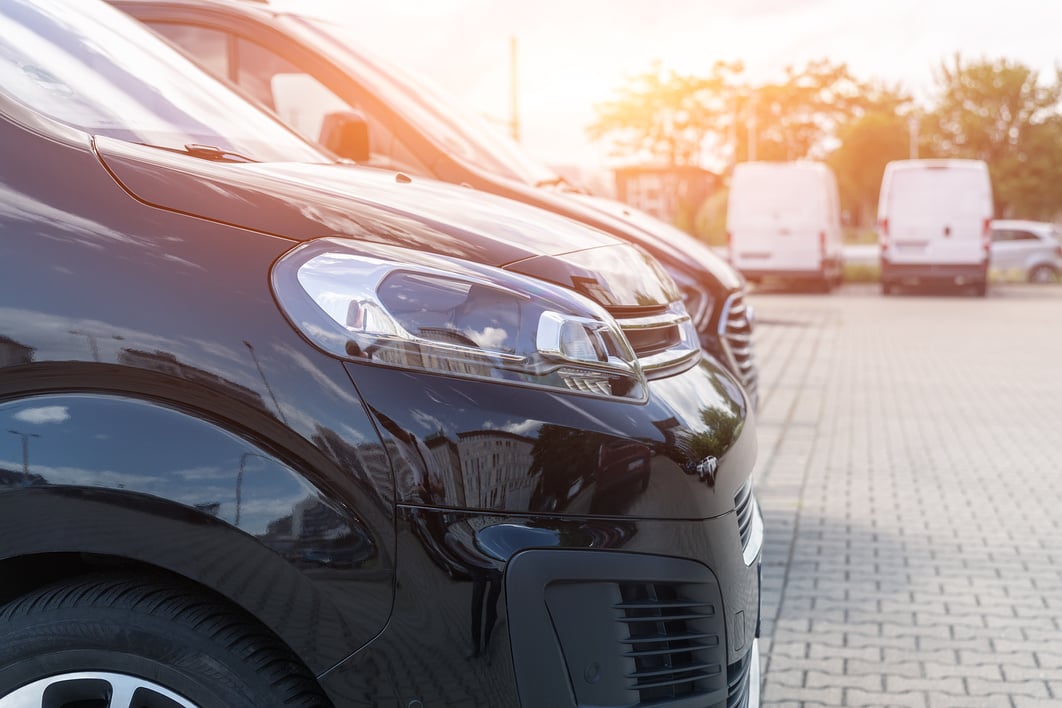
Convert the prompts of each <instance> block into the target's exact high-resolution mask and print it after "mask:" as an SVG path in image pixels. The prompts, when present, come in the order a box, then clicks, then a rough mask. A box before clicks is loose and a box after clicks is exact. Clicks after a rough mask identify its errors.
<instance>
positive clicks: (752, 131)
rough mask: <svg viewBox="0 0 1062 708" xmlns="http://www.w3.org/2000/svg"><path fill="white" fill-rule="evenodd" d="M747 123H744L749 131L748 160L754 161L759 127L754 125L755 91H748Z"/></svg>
mask: <svg viewBox="0 0 1062 708" xmlns="http://www.w3.org/2000/svg"><path fill="white" fill-rule="evenodd" d="M748 112H749V114H748V123H747V125H746V127H747V129H748V133H749V162H755V161H756V136H757V133H759V128H758V127H757V125H756V92H755V91H752V92H750V93H749V103H748Z"/></svg>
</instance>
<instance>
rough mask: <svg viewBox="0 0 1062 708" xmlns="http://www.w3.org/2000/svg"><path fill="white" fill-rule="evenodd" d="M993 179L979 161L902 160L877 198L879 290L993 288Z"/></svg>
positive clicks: (892, 164)
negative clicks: (929, 285) (931, 285)
mask: <svg viewBox="0 0 1062 708" xmlns="http://www.w3.org/2000/svg"><path fill="white" fill-rule="evenodd" d="M992 211H993V205H992V182H991V179H990V178H989V175H988V166H987V165H986V164H985V163H984V162H982V161H980V160H897V161H895V162H890V163H889V164H887V165H886V166H885V175H884V177H883V178H882V183H881V199H880V201H879V203H878V232H879V238H880V243H881V290H882V292H883V293H884V294H886V295H888V294H890V293H892V292H893V291H894V290H895V288H896V287H897V286H899V285H901V284H906V283H924V282H929V283H934V282H936V283H949V284H954V285H956V286H958V287H966V286H973V288H974V291H975V292H976V293H977V294H978V295H981V296H983V295H984V294H985V293H986V292H987V289H988V256H989V243H990V241H989V237H990V234H991V225H992Z"/></svg>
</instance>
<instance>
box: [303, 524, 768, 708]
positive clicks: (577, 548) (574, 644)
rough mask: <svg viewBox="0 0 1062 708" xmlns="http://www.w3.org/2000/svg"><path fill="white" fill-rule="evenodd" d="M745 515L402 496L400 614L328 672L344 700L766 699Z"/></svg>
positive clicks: (493, 703) (495, 703)
mask: <svg viewBox="0 0 1062 708" xmlns="http://www.w3.org/2000/svg"><path fill="white" fill-rule="evenodd" d="M738 517H739V514H738V513H736V512H730V513H728V514H724V515H722V516H720V517H717V518H714V519H705V520H701V521H677V520H676V521H653V520H637V519H618V518H617V519H600V518H598V519H574V518H552V517H542V516H534V517H513V516H506V517H502V516H493V515H484V514H474V513H457V512H451V511H446V510H439V509H412V508H406V509H401V510H400V514H399V547H398V557H399V567H398V578H397V580H398V582H397V585H396V594H395V606H394V612H393V614H392V617H391V619H390V621H389V622H388V626H387V628H386V629H385V630H384V632H383V633H382V634H381V635H380V636H379V637H377V639H376V640H374V641H373V642H372V643H371V644H370V645H368V646H367V647H366V648H364V649H363V650H361V651H360V652H358V653H357V654H356V655H354V656H353V657H352V658H351V659H350V660H348V661H347V662H345V663H344V664H342V665H340V666H339V667H338V668H337V669H335V670H333V671H331V672H329V673H328V674H327V675H326V676H324V677H323V680H322V685H323V686H324V687H325V689H326V691H328V692H329V694H330V696H331V697H332V699H333V701H334V702H335V704H336V705H337V706H346V705H367V706H368V705H373V706H396V707H404V706H407V705H411V704H412V705H417V703H415V702H414V701H420V705H423V706H425V707H431V706H439V707H442V706H448V705H468V706H490V707H491V708H540V707H542V706H549V707H550V708H583V707H586V706H594V707H595V708H606V707H615V708H619V707H620V706H623V707H624V708H631V707H633V706H649V705H652V706H654V708H705V707H706V706H713V707H715V706H719V708H745V707H746V706H750V707H752V708H755V706H756V705H757V702H756V694H757V689H758V686H759V681H758V676H757V673H758V668H759V662H758V655H757V646H758V645H757V644H756V638H757V636H756V635H757V630H758V626H759V604H760V577H759V576H760V573H759V565H760V558H759V557H758V556H757V557H755V558H753V559H752V562H751V563H749V564H746V563H745V562H744V560H743V559H742V557H741V551H742V547H743V542H742V530H741V520H740V519H739V518H738ZM752 542H753V543H756V541H754V540H753V541H752ZM355 699H356V700H355Z"/></svg>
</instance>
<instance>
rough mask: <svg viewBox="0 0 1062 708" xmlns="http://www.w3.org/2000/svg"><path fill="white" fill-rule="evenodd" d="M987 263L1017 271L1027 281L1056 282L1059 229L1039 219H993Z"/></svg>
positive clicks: (1061, 262)
mask: <svg viewBox="0 0 1062 708" xmlns="http://www.w3.org/2000/svg"><path fill="white" fill-rule="evenodd" d="M991 265H992V267H993V268H997V269H999V270H1001V271H1004V272H1015V271H1017V272H1020V273H1021V274H1022V276H1023V277H1024V278H1025V279H1026V280H1028V281H1029V282H1030V283H1057V282H1058V280H1059V275H1060V274H1062V230H1060V229H1059V228H1058V227H1057V226H1055V225H1054V224H1051V223H1046V222H1043V221H1021V220H1010V219H1000V220H996V221H993V222H992V254H991Z"/></svg>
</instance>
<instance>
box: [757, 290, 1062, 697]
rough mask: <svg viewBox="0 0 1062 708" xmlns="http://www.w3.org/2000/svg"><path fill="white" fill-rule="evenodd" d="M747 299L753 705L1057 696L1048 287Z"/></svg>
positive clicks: (1061, 668)
mask: <svg viewBox="0 0 1062 708" xmlns="http://www.w3.org/2000/svg"><path fill="white" fill-rule="evenodd" d="M751 301H752V303H753V304H754V306H755V307H756V312H757V318H758V331H757V335H756V340H757V348H758V351H757V355H758V359H759V361H760V364H761V367H762V379H761V381H762V384H761V396H762V398H761V408H760V415H759V433H760V458H759V462H758V464H757V473H756V474H757V478H756V480H757V485H758V486H757V489H758V492H757V494H758V497H759V500H760V504H761V506H762V508H763V513H764V517H765V519H766V522H767V537H766V541H765V546H764V553H763V562H764V575H763V582H764V588H763V591H764V595H763V625H762V630H763V631H762V634H763V639H762V650H763V671H764V673H763V676H764V685H763V701H764V705H766V706H772V707H778V708H781V707H782V706H820V705H821V706H842V705H843V706H916V707H918V708H938V707H944V706H1014V707H1023V706H1048V705H1051V706H1062V287H1050V286H1048V287H1035V286H1022V285H1016V286H999V287H995V288H994V289H993V290H992V291H991V292H990V294H989V297H988V298H985V299H982V298H977V297H972V296H961V297H956V296H946V295H936V296H934V295H931V294H904V295H900V296H897V297H889V298H885V297H882V296H881V295H879V294H878V290H877V288H872V287H871V286H859V285H849V286H846V287H845V288H844V289H843V290H841V291H838V292H835V293H834V294H833V295H805V294H788V293H757V294H754V295H753V296H752V297H751Z"/></svg>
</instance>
